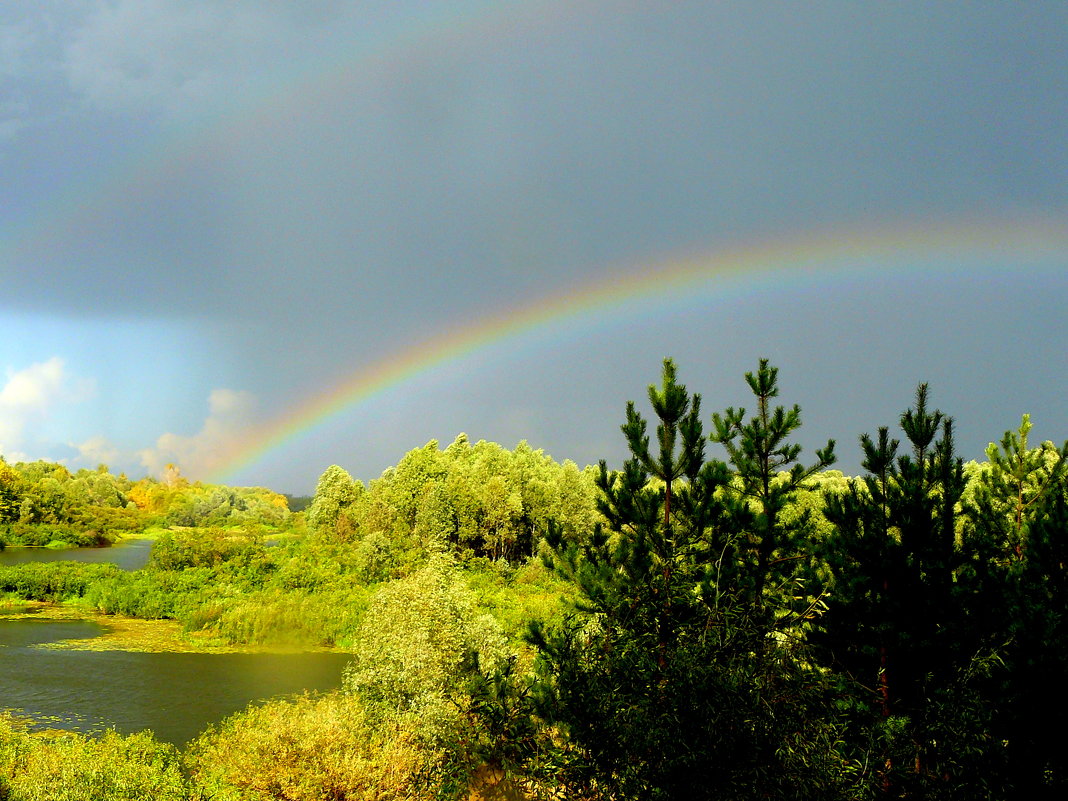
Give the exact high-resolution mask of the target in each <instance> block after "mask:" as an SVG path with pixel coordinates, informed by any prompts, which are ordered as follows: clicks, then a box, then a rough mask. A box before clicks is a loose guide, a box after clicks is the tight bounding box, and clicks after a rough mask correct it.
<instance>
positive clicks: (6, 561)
mask: <svg viewBox="0 0 1068 801" xmlns="http://www.w3.org/2000/svg"><path fill="white" fill-rule="evenodd" d="M151 551H152V540H123V541H122V542H120V543H119V544H117V545H112V546H111V547H110V548H67V549H64V550H53V549H51V548H23V547H19V546H15V545H9V546H8V547H7V548H5V549H4V550H2V551H0V565H21V564H24V563H26V562H60V561H72V562H111V563H112V564H115V565H118V566H119V567H121V568H122V569H123V570H140V569H141V568H142V567H144V566H145V565H146V564H148V556H149V553H150V552H151Z"/></svg>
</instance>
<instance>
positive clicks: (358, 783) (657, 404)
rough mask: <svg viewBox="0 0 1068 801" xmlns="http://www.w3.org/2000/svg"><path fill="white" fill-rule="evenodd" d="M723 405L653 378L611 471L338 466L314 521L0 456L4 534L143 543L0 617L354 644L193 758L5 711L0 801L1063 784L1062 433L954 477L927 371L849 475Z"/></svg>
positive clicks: (502, 457) (773, 422)
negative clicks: (39, 608) (123, 560)
mask: <svg viewBox="0 0 1068 801" xmlns="http://www.w3.org/2000/svg"><path fill="white" fill-rule="evenodd" d="M738 389H739V397H740V398H741V403H740V405H739V406H737V407H730V408H727V409H724V410H720V411H716V412H713V413H711V414H707V413H706V412H705V410H703V409H702V408H701V398H700V395H699V394H697V393H691V392H690V391H689V389H688V388H687V387H686V386H685V385H684V384H683V383H682V382H681V380H680V377H679V374H678V370H677V368H676V366H675V364H674V362H672V361H671V360H665V362H664V364H663V371H662V375H661V376H660V380H659V382H658V383H655V384H653V385H650V386H649V387H648V390H647V397H646V398H645V399H643V401H642V402H641V408H648V409H649V412H645V413H643V412H642V411H641V410H640V408H639V404H638V403H635V402H627V403H626V406H625V409H624V412H623V415H622V425H621V435H622V436H623V437H624V438H625V440H626V443H627V445H628V448H629V451H630V454H631V457H630V459H629V460H628V461H626V462H625V463H624V464H623V465H620V466H619V468H618V469H610V468H609V466H608V465H607V464H605V463H604V462H602V463H601V464H599V465H597V466H589V467H585V468H579V467H578V466H577V465H575V464H574V463H572V462H567V461H565V462H563V463H558V462H556V461H554V460H553V459H552V458H551V457H550V456H548V455H547V454H545V453H543V452H542V451H541V450H538V449H536V448H533V447H531V446H530V445H528V444H527V443H525V442H521V443H519V444H518V445H517V446H516V447H515V448H514V449H512V450H508V449H506V448H503V447H501V446H500V445H498V444H496V443H492V442H485V441H478V442H471V441H469V440H468V438H467V437H466V436H465V435H463V434H461V435H459V436H458V437H457V438H456V439H455V440H454V441H453V442H452V443H450V444H448V445H447V446H445V447H441V445H440V444H439V443H438V442H436V441H431V442H429V443H427V445H426V446H425V447H422V448H417V449H415V450H412V451H410V452H409V453H407V454H405V455H404V456H403V457H402V458H401V459H400V460H399V461H398V462H397V464H396V465H395V466H394V467H391V468H389V469H387V470H386V471H385V472H384V473H383V474H382V475H381V476H380V477H379V478H377V479H374V480H371V481H370V482H369V483H368V484H367V485H365V484H364V483H363V482H362V481H359V480H355V479H354V478H353V477H352V476H351V475H350V474H349V473H348V472H347V471H346V470H345V469H344V468H342V467H340V466H337V465H333V466H330V467H328V468H326V469H325V471H324V472H323V473H322V475H321V476H320V478H319V480H318V485H317V487H316V490H315V494H314V497H313V498H312V499H311V501H310V503H309V504H308V505H307V507H306V508H303V509H302V510H301V511H293V510H291V508H290V505H289V503H288V501H287V498H286V497H285V496H282V495H280V494H277V493H274V492H272V491H269V490H266V489H263V488H235V487H223V486H216V485H209V484H202V483H200V482H192V483H191V482H189V481H187V480H186V479H185V478H183V477H182V476H181V475H180V473H179V472H178V470H177V469H171V470H168V473H167V475H166V476H164V477H163V478H161V479H150V478H145V479H141V480H138V481H131V480H130V479H128V478H127V477H126V476H122V475H120V476H114V475H112V474H111V473H110V472H109V470H108V469H107V467H106V466H104V465H101V466H100V467H99V468H98V469H97V470H95V471H88V470H81V471H78V472H75V473H72V472H71V471H69V470H68V469H67V468H66V467H64V466H62V465H59V464H51V463H47V462H34V463H17V464H10V465H9V464H7V463H5V462H2V461H0V545H2V544H7V545H35V546H45V547H52V548H66V547H87V546H103V547H106V546H107V545H108V544H109V543H113V542H116V541H119V540H121V539H122V538H124V537H131V536H149V537H151V538H153V539H154V543H153V545H152V551H151V556H150V559H149V562H148V564H147V565H146V566H145V567H144V568H143V569H140V570H133V571H124V570H120V569H119V568H118V567H116V566H114V565H111V564H83V563H79V562H73V561H57V562H49V563H35V564H19V565H10V566H4V567H0V611H2V610H3V609H5V608H6V609H17V608H22V607H24V606H25V605H28V604H37V605H43V606H45V607H48V608H60V607H61V608H63V609H65V610H74V611H76V612H77V613H78V614H83V615H84V616H86V617H95V618H102V619H106V618H115V619H118V618H141V619H151V620H168V621H176V622H177V624H178V625H180V627H181V631H182V636H183V637H184V638H186V639H187V640H188V641H189V642H190V643H194V644H199V646H202V647H205V648H210V647H212V646H214V645H220V644H224V645H227V646H250V647H251V646H257V647H276V646H277V647H283V646H284V647H298V648H299V647H308V648H311V647H316V648H334V649H341V650H344V651H345V652H346V653H349V654H351V661H350V662H349V664H348V667H347V668H346V670H345V674H344V678H343V681H342V686H341V687H340V689H338V690H337V691H335V692H329V693H320V694H305V695H301V696H296V697H284V698H274V699H269V700H265V701H262V702H260V703H256V704H253V705H252V706H250V707H248V708H247V709H246V710H244V711H242V712H239V713H238V714H236V715H233V716H230V717H228V718H226V719H224V720H222V721H221V722H219V723H217V724H216V725H214V726H212V727H210V728H209V729H207V730H206V731H204V732H203V733H202V734H201V735H200V736H199V737H197V738H196V739H195V740H194V741H193V742H191V743H190V744H189V745H188V746H187V747H185V748H183V749H181V750H179V749H177V748H176V747H174V746H172V745H170V744H168V743H164V742H161V741H159V740H158V739H156V738H155V737H154V736H153V735H152V733H151V732H141V733H137V734H129V735H124V734H121V733H118V732H116V731H113V730H110V731H103V732H98V733H93V734H78V733H69V732H66V733H64V732H56V731H49V732H43V733H42V732H39V731H35V730H32V729H31V727H30V726H29V725H28V722H27V721H26V720H24V719H22V718H20V717H19V715H18V714H15V713H11V712H5V713H0V799H8V800H10V801H15V800H17V799H44V798H53V799H70V800H71V801H74V800H75V799H149V798H152V799H163V801H169V800H170V799H183V800H184V801H194V800H198V799H209V798H210V799H221V800H222V801H238V800H245V799H248V800H253V799H254V800H256V801H260V800H261V799H292V800H293V801H296V800H297V799H302V800H303V799H323V800H324V801H326V799H333V800H334V801H339V800H341V799H442V800H444V799H469V798H470V799H475V798H485V799H488V798H513V799H520V798H526V799H581V800H584V801H585V800H588V801H616V800H620V799H643V800H644V799H650V800H652V799H657V800H662V799H724V800H726V799H731V800H739V801H740V800H741V799H757V798H767V799H904V798H909V799H919V798H923V799H1011V798H1028V799H1046V798H1049V799H1052V798H1058V799H1060V798H1063V797H1064V793H1065V790H1066V788H1068V765H1066V761H1068V757H1066V756H1065V755H1066V754H1068V742H1066V735H1065V727H1064V726H1063V725H1059V724H1060V722H1061V721H1062V720H1063V719H1064V715H1065V712H1068V708H1066V707H1068V700H1066V696H1065V693H1064V692H1063V689H1062V686H1061V685H1062V682H1063V678H1064V676H1065V675H1068V647H1066V646H1068V622H1066V620H1065V609H1066V602H1068V570H1066V561H1068V538H1066V536H1065V535H1066V533H1068V464H1066V461H1065V460H1066V457H1068V442H1066V443H1064V444H1062V445H1056V444H1054V443H1052V442H1042V443H1034V442H1031V441H1029V437H1028V435H1029V432H1030V428H1031V424H1030V419H1029V417H1028V416H1027V415H1023V416H1022V419H1021V422H1020V426H1019V427H1018V428H1017V429H1016V430H1013V431H1008V432H1005V433H1004V434H1002V435H997V437H998V438H997V440H996V441H995V442H992V443H991V444H990V446H989V447H988V449H987V451H986V460H985V461H983V462H965V461H964V460H963V459H962V458H961V457H960V456H959V455H958V453H957V451H956V447H955V444H954V429H953V418H952V417H951V416H950V415H949V414H947V413H944V412H942V411H941V410H939V409H936V408H932V404H931V403H930V398H929V391H928V387H927V385H925V384H920V385H919V386H918V387H917V388H916V392H915V395H914V397H913V398H911V399H903V405H907V408H905V409H904V410H903V412H902V413H901V415H900V417H899V419H897V420H894V421H888V422H887V425H886V426H885V427H881V428H879V429H878V430H877V431H875V432H868V433H864V434H861V435H860V437H859V448H860V452H861V454H862V467H863V474H862V475H860V476H855V477H850V476H845V475H843V474H842V473H841V472H840V471H838V470H835V469H834V468H833V465H834V464H835V461H836V451H837V449H838V448H839V447H840V445H839V444H838V443H836V442H834V441H831V442H828V443H827V444H826V446H825V447H823V448H820V449H817V450H816V451H815V452H814V453H813V454H811V455H806V454H803V453H802V449H801V447H800V446H799V445H798V444H796V442H795V440H796V438H797V432H798V430H799V428H800V427H801V410H800V408H799V407H798V406H796V405H788V404H784V403H782V402H781V401H780V400H779V394H780V387H779V383H778V372H777V370H776V368H775V367H773V366H771V365H770V364H769V363H768V362H767V361H766V360H761V361H760V363H759V364H758V365H757V368H756V369H755V370H754V371H753V372H751V373H747V374H746V375H745V376H744V381H740V382H739V385H738ZM853 442H854V443H857V440H853ZM850 447H854V448H855V447H858V444H853V445H851V446H850ZM713 452H714V453H715V454H716V455H712V453H713ZM296 505H297V504H294V506H296ZM57 788H61V789H57Z"/></svg>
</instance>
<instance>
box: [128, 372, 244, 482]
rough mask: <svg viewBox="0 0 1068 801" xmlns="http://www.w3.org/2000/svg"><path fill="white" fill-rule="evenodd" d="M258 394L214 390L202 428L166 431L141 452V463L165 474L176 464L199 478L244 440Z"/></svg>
mask: <svg viewBox="0 0 1068 801" xmlns="http://www.w3.org/2000/svg"><path fill="white" fill-rule="evenodd" d="M255 406H256V402H255V397H254V396H253V395H252V394H251V393H249V392H243V391H235V390H231V389H215V390H212V392H211V394H210V395H209V397H208V416H207V417H206V418H205V420H204V424H203V426H202V427H201V429H200V431H198V432H197V433H196V434H193V435H191V436H183V435H181V434H172V433H166V434H163V435H162V436H160V437H159V439H157V440H156V446H155V447H154V448H145V449H144V450H142V451H140V452H139V454H138V455H139V456H140V457H141V464H143V465H144V466H145V468H146V469H147V470H148V471H149V472H150V473H152V474H154V475H158V476H162V475H164V473H165V472H166V471H167V465H168V464H175V465H178V467H179V468H180V469H181V471H182V474H183V475H185V476H186V477H187V478H191V479H194V480H195V479H198V478H201V477H203V476H204V475H205V474H206V473H208V472H210V471H211V470H213V469H214V468H216V467H218V466H219V465H220V464H221V463H222V462H223V461H224V460H225V459H226V458H227V456H229V455H230V454H231V453H232V452H233V450H234V448H236V447H237V446H238V445H239V444H240V443H241V441H242V438H243V435H244V434H245V433H247V432H248V430H249V429H250V428H251V427H252V425H253V423H254V417H253V415H254V411H255Z"/></svg>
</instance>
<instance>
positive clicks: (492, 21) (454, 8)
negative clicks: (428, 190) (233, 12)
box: [0, 0, 604, 269]
mask: <svg viewBox="0 0 1068 801" xmlns="http://www.w3.org/2000/svg"><path fill="white" fill-rule="evenodd" d="M603 5H604V3H603V0H572V2H571V3H568V4H566V7H565V8H554V9H552V13H551V14H549V13H546V12H547V9H546V8H545V6H546V3H544V2H528V3H516V2H503V1H502V0H456V2H451V3H443V4H439V5H438V6H436V7H429V6H428V7H427V8H421V9H419V10H418V11H416V12H412V13H411V14H409V15H407V16H402V17H399V18H397V19H396V20H394V21H392V22H391V23H390V24H384V25H382V26H380V27H378V28H375V29H374V30H370V31H368V33H367V34H366V35H365V36H364V37H363V38H362V39H357V40H355V41H354V40H352V39H350V38H346V39H345V40H344V41H339V42H336V43H334V44H333V45H332V46H330V47H325V48H324V49H323V53H322V55H321V56H319V57H318V58H313V59H310V60H309V61H307V62H306V63H304V64H303V65H302V66H300V67H299V68H293V67H291V66H286V68H285V70H284V71H279V72H276V73H271V74H268V75H265V76H264V77H263V78H261V79H260V80H259V81H257V82H255V84H254V85H252V86H249V87H245V88H244V89H243V97H242V99H241V100H239V101H237V103H236V104H235V105H230V106H227V107H226V108H225V109H222V108H216V109H214V110H212V109H208V110H205V111H203V112H202V113H200V114H199V115H198V116H197V118H196V119H195V121H192V122H186V123H184V124H183V125H166V124H165V125H164V133H162V134H161V135H160V136H158V137H152V138H149V139H146V140H145V142H144V145H143V146H142V147H141V148H140V149H135V150H132V151H131V152H130V153H128V154H127V155H126V156H125V157H124V158H123V159H122V160H121V162H120V163H119V164H117V165H107V166H105V167H103V168H101V169H100V170H97V171H95V172H93V171H89V172H88V173H87V174H86V175H85V176H83V177H82V178H81V179H79V180H73V181H69V182H67V183H66V184H65V186H64V187H63V188H62V189H61V190H59V191H57V192H55V193H52V194H51V195H49V196H48V197H47V198H46V199H45V200H44V201H43V202H42V205H41V207H40V209H38V210H36V211H31V212H28V213H27V214H26V215H25V216H24V217H23V218H22V219H13V218H10V217H9V218H8V219H5V220H3V221H0V257H4V258H5V259H6V261H7V262H8V263H9V264H10V265H11V266H12V268H13V269H18V268H22V269H29V267H27V266H25V265H31V264H33V262H34V260H35V259H36V258H39V256H40V254H42V253H48V252H50V251H52V250H54V249H56V248H58V247H62V246H63V245H65V244H69V243H70V242H76V241H79V240H80V239H83V238H86V237H88V236H91V234H92V232H93V231H95V230H97V228H98V226H99V220H100V218H101V214H102V212H103V211H105V210H106V209H108V208H111V207H112V206H113V205H115V204H119V203H122V204H129V203H130V202H131V200H136V199H138V198H151V197H152V196H153V195H154V193H157V192H158V191H159V190H160V188H162V187H166V186H167V185H168V184H169V183H171V182H172V181H173V180H175V179H176V178H177V177H179V176H181V175H184V174H187V173H189V172H196V171H211V170H212V169H214V165H215V163H216V162H217V160H219V159H220V158H223V157H225V156H226V155H227V154H230V153H233V152H239V151H240V149H241V148H242V147H243V146H245V144H246V143H247V142H248V140H249V138H250V137H251V138H255V137H258V136H260V135H262V133H263V131H273V132H276V133H282V134H285V132H286V131H287V130H289V126H290V124H291V122H290V121H291V120H292V119H293V118H294V117H299V116H300V114H302V113H304V112H305V111H306V110H308V109H312V108H315V107H316V106H317V105H318V104H323V103H329V102H330V100H331V99H332V98H334V97H338V96H343V95H345V94H348V93H352V92H354V91H355V90H356V88H357V87H358V86H360V85H361V84H363V83H365V82H366V81H368V80H369V79H374V78H376V77H380V76H382V75H383V74H388V73H389V72H390V70H392V69H394V67H395V64H396V63H397V60H398V59H403V58H404V57H405V55H406V54H408V53H413V52H420V51H421V50H424V49H426V48H428V47H429V48H444V49H455V50H460V51H462V49H463V48H464V46H465V43H466V42H469V41H484V40H492V38H493V37H495V36H498V35H501V34H503V33H505V32H514V31H517V30H520V31H521V30H529V29H532V28H534V29H536V28H538V27H541V26H544V25H546V24H558V23H559V22H560V21H561V19H562V18H569V17H573V16H576V15H580V14H583V13H594V12H596V11H597V10H598V9H599V8H601V7H602V6H603Z"/></svg>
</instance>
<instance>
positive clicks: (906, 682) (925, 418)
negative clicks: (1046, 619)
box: [816, 384, 996, 798]
mask: <svg viewBox="0 0 1068 801" xmlns="http://www.w3.org/2000/svg"><path fill="white" fill-rule="evenodd" d="M900 424H901V429H902V431H903V433H904V435H905V438H906V440H907V442H908V444H909V445H910V446H911V452H909V453H904V454H898V446H899V442H898V441H897V440H894V439H891V438H890V437H889V433H888V429H886V428H880V429H879V433H878V438H877V440H876V441H873V440H872V439H871V438H870V437H869V436H867V435H865V436H863V437H861V447H862V450H863V452H864V461H863V466H864V468H865V470H866V471H867V475H866V476H865V477H864V478H863V480H861V481H859V482H858V481H851V482H850V486H849V489H848V491H847V492H845V493H844V494H830V495H828V497H827V498H826V515H827V517H828V519H829V520H830V521H831V522H832V523H834V525H835V526H836V528H837V533H836V536H834V537H832V538H830V539H829V540H828V542H827V543H826V550H825V557H826V559H827V562H828V564H829V565H830V567H831V569H832V571H833V574H834V578H833V584H832V586H831V587H830V588H829V596H830V600H829V602H828V612H827V614H826V615H825V616H823V617H822V618H821V619H820V620H819V631H818V633H817V635H816V640H817V642H819V643H820V644H821V646H822V648H823V655H824V659H825V663H826V664H827V665H828V667H830V668H831V669H832V670H834V671H836V672H837V673H838V674H839V675H840V676H841V677H843V680H844V681H846V682H847V684H848V685H850V686H851V690H852V692H853V693H854V695H855V697H857V698H858V699H859V701H860V703H861V705H862V706H863V707H865V708H866V709H867V710H868V712H869V713H870V714H871V717H870V718H868V723H867V725H868V726H869V727H870V728H869V732H870V734H869V736H870V737H871V740H870V742H871V745H870V749H871V752H872V753H869V754H868V755H867V756H868V759H869V762H870V764H872V765H873V766H875V767H876V769H877V770H878V773H879V774H880V775H879V784H881V786H882V788H883V790H884V792H886V793H888V794H891V795H904V796H906V797H917V798H920V797H923V798H953V797H961V798H965V797H977V796H975V795H974V794H975V793H977V792H980V790H983V791H984V792H985V789H984V782H985V777H984V775H983V774H982V772H981V771H978V770H976V769H975V768H976V766H979V765H981V764H982V763H983V761H984V760H985V759H987V758H991V757H992V755H994V756H996V754H995V751H996V748H994V744H993V743H992V742H991V741H990V738H989V737H988V727H989V710H988V709H987V708H986V707H985V705H984V704H983V703H982V700H983V699H982V698H981V696H980V694H979V692H978V687H979V685H980V684H981V679H982V675H983V674H984V671H985V670H986V668H987V667H988V666H989V663H990V659H991V658H992V657H993V656H995V644H994V642H993V638H992V637H991V635H990V632H988V631H986V630H985V629H984V628H983V626H982V625H981V623H980V621H978V620H977V619H975V616H974V614H973V612H974V611H975V609H976V603H977V598H978V595H977V586H976V584H975V582H974V581H973V580H972V579H973V578H974V575H973V572H972V571H971V567H970V566H971V565H973V564H974V563H975V553H976V551H975V549H974V548H973V544H972V543H971V542H970V541H966V540H963V539H960V538H959V537H958V509H959V506H960V499H961V496H962V493H963V491H964V487H965V481H964V472H963V463H962V461H961V459H959V458H958V457H957V456H956V454H955V448H954V442H953V420H952V418H950V417H947V416H946V415H944V414H943V413H942V412H941V411H938V410H935V411H933V412H932V411H929V410H928V408H927V386H926V385H925V384H921V385H920V386H919V387H918V389H917V391H916V401H915V405H914V406H913V407H912V408H910V409H908V410H907V411H906V412H905V413H904V414H902V416H901V418H900ZM969 794H972V795H969Z"/></svg>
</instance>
